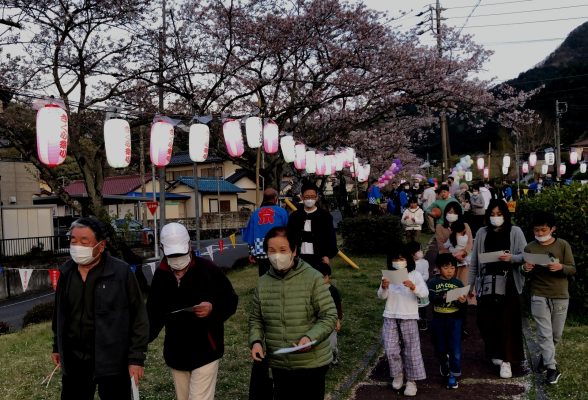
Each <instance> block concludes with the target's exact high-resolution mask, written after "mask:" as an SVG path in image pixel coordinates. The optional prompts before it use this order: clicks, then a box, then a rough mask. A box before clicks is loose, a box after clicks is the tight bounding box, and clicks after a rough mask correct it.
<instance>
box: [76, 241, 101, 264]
mask: <svg viewBox="0 0 588 400" xmlns="http://www.w3.org/2000/svg"><path fill="white" fill-rule="evenodd" d="M99 244H100V243H98V244H96V246H98V245H99ZM96 246H94V247H86V246H76V245H71V246H69V255H70V256H71V259H72V260H73V261H74V262H75V263H76V264H78V265H88V264H92V263H93V262H94V260H96V258H97V257H98V255H97V256H96V257H94V255H93V253H94V249H95V248H96Z"/></svg>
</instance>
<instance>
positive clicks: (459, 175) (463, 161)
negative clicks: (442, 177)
mask: <svg viewBox="0 0 588 400" xmlns="http://www.w3.org/2000/svg"><path fill="white" fill-rule="evenodd" d="M473 163H474V160H473V159H472V157H470V156H469V155H468V156H463V157H461V158H460V159H459V162H458V163H457V164H455V167H453V168H452V169H451V175H453V177H454V178H455V179H456V180H460V179H463V178H464V177H466V180H471V179H467V175H470V174H467V173H468V172H471V171H470V168H471V166H472V164H473Z"/></svg>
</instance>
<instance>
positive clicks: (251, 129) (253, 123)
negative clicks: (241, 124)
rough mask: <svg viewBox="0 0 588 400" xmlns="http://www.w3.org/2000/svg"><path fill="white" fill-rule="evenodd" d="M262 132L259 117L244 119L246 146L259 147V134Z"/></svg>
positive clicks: (261, 123)
mask: <svg viewBox="0 0 588 400" xmlns="http://www.w3.org/2000/svg"><path fill="white" fill-rule="evenodd" d="M262 132H263V122H262V120H261V118H259V117H249V118H247V119H246V120H245V135H246V137H247V146H249V147H250V148H252V149H257V148H259V147H261V134H262Z"/></svg>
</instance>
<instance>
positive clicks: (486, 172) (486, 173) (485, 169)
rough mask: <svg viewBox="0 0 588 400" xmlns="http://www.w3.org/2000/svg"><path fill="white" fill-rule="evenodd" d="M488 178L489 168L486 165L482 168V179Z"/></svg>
mask: <svg viewBox="0 0 588 400" xmlns="http://www.w3.org/2000/svg"><path fill="white" fill-rule="evenodd" d="M488 178H490V170H489V169H488V167H486V168H484V179H488Z"/></svg>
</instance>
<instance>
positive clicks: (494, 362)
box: [491, 358, 502, 367]
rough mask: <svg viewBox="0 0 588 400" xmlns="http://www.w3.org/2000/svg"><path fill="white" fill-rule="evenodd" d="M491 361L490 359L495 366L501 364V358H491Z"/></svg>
mask: <svg viewBox="0 0 588 400" xmlns="http://www.w3.org/2000/svg"><path fill="white" fill-rule="evenodd" d="M491 361H492V364H494V365H496V366H497V367H500V366H501V365H502V360H500V359H498V358H493V359H492V360H491Z"/></svg>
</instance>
